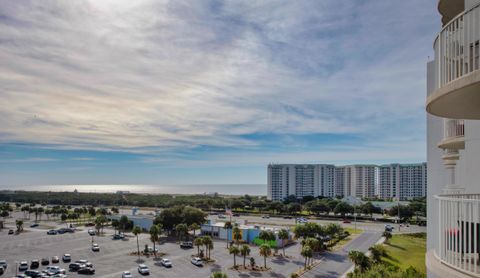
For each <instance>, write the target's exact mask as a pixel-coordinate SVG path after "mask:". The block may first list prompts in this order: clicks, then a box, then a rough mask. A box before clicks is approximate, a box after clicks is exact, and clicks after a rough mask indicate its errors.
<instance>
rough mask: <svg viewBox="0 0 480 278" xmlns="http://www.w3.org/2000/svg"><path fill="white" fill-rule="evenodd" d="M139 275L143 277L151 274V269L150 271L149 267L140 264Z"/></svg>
mask: <svg viewBox="0 0 480 278" xmlns="http://www.w3.org/2000/svg"><path fill="white" fill-rule="evenodd" d="M138 273H140V274H142V275H148V274H150V269H148V266H146V265H144V264H139V265H138Z"/></svg>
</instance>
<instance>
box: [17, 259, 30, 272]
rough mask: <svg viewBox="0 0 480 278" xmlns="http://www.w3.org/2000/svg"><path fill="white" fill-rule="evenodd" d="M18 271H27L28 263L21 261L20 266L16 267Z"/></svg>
mask: <svg viewBox="0 0 480 278" xmlns="http://www.w3.org/2000/svg"><path fill="white" fill-rule="evenodd" d="M18 270H20V271H24V270H28V262H27V261H21V262H20V264H19V265H18Z"/></svg>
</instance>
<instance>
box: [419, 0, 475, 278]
mask: <svg viewBox="0 0 480 278" xmlns="http://www.w3.org/2000/svg"><path fill="white" fill-rule="evenodd" d="M438 10H439V12H440V14H441V15H442V25H443V26H442V28H439V33H438V36H437V38H436V39H435V40H434V43H433V47H434V51H435V55H434V57H435V58H434V60H433V61H431V62H429V63H428V64H427V101H426V104H427V112H428V113H429V114H428V115H427V163H428V197H427V222H428V225H427V255H426V263H427V276H428V277H452V278H456V277H480V264H479V261H480V187H479V186H480V121H479V120H480V0H439V1H438ZM432 35H433V34H432Z"/></svg>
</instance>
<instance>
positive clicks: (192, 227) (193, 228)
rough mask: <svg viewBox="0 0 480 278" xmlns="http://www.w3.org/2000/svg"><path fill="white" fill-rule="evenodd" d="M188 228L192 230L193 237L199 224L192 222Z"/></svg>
mask: <svg viewBox="0 0 480 278" xmlns="http://www.w3.org/2000/svg"><path fill="white" fill-rule="evenodd" d="M188 228H189V229H190V230H191V231H193V236H194V237H195V231H197V230H199V229H200V225H198V224H197V223H192V224H191V225H190V226H189V227H188Z"/></svg>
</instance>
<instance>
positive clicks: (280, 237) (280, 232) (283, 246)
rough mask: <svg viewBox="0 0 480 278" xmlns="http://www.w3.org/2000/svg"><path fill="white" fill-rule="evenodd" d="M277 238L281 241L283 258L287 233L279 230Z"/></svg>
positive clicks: (284, 230)
mask: <svg viewBox="0 0 480 278" xmlns="http://www.w3.org/2000/svg"><path fill="white" fill-rule="evenodd" d="M278 238H279V239H281V240H282V249H283V256H284V257H285V241H287V240H288V238H289V233H288V231H287V230H286V229H281V230H280V231H279V232H278Z"/></svg>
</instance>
